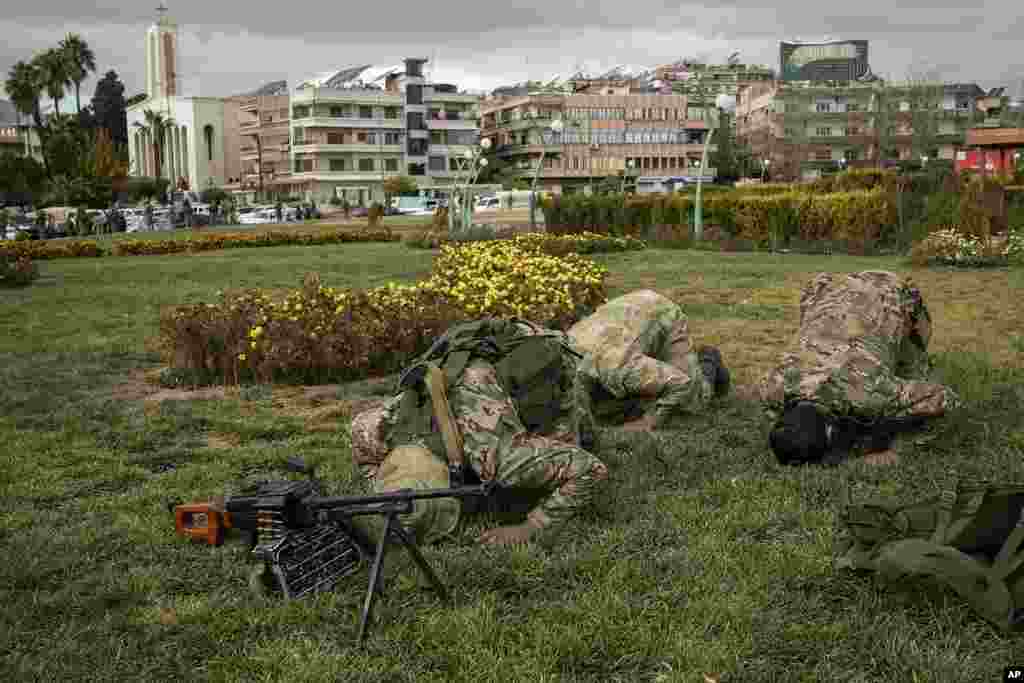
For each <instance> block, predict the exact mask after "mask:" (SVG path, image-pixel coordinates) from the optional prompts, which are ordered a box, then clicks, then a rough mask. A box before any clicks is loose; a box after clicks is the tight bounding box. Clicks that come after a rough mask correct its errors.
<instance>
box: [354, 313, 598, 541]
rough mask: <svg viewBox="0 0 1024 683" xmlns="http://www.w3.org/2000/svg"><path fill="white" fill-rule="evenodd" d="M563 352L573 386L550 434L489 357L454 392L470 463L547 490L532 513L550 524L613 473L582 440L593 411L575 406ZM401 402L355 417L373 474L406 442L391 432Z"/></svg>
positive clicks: (365, 469)
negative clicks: (535, 428)
mask: <svg viewBox="0 0 1024 683" xmlns="http://www.w3.org/2000/svg"><path fill="white" fill-rule="evenodd" d="M544 331H547V330H544ZM563 358H565V363H566V367H565V372H563V380H564V381H566V383H567V384H569V385H570V386H569V387H567V389H569V390H568V391H565V392H564V393H563V397H564V400H563V405H562V410H561V414H560V417H559V419H558V420H557V422H556V424H555V427H554V429H553V430H552V431H551V432H548V435H547V436H544V435H538V434H531V433H530V432H528V431H527V429H526V427H525V426H524V425H523V423H522V421H521V420H520V419H519V415H518V414H517V412H516V408H515V405H514V403H513V402H512V399H511V397H510V396H509V394H508V393H507V392H506V391H505V389H504V388H503V387H502V386H501V384H500V383H499V381H498V377H497V374H496V372H495V369H494V366H493V365H492V364H491V363H489V362H488V361H486V360H483V359H479V358H477V359H474V360H472V361H470V363H469V364H468V365H467V366H466V369H465V370H464V371H463V373H462V376H461V377H460V378H459V380H458V381H457V382H456V383H455V385H454V386H453V387H452V388H451V390H450V392H449V396H448V399H449V402H450V404H451V407H452V412H453V414H454V416H455V422H456V425H457V427H458V429H459V432H460V433H461V435H462V439H463V449H464V456H465V460H466V464H467V465H469V466H470V467H472V468H473V470H474V471H475V472H476V473H477V475H478V476H479V477H480V479H481V480H483V481H490V480H494V481H496V482H498V484H500V485H501V486H503V487H508V488H520V489H531V490H535V491H536V490H540V491H545V492H547V493H548V495H547V496H546V497H545V498H544V499H543V500H542V501H541V502H540V503H539V504H538V506H537V507H535V508H534V509H533V510H531V511H530V513H529V517H530V519H531V521H533V522H534V523H536V524H537V525H538V526H539V527H541V528H544V529H550V528H553V527H556V526H557V525H558V524H559V523H561V522H563V521H565V520H566V519H568V518H569V517H572V516H573V515H574V514H575V512H576V510H577V509H578V508H580V507H581V506H582V505H584V504H586V503H587V502H588V501H589V500H590V498H591V497H592V495H593V494H594V491H595V489H596V487H597V485H598V484H599V483H600V482H601V481H603V480H604V479H606V478H607V477H608V470H607V468H606V467H605V465H604V464H603V463H602V462H601V461H600V460H598V459H597V458H596V457H595V456H594V455H592V454H591V453H589V452H588V451H586V450H583V449H582V448H580V447H579V445H578V443H579V434H580V432H581V431H585V430H586V429H587V427H586V424H587V419H586V416H580V415H578V414H577V412H576V410H575V407H574V400H575V395H576V393H577V392H574V391H572V390H571V384H572V383H573V382H574V381H575V377H576V373H575V366H576V363H575V357H574V356H571V355H570V354H563ZM400 403H401V396H400V395H399V396H395V397H393V398H391V399H389V400H388V401H387V402H386V403H385V404H384V405H383V406H382V407H379V408H375V409H372V410H368V411H365V412H363V413H360V414H359V415H356V416H355V418H353V420H352V427H351V433H352V457H353V460H354V461H355V463H356V465H357V466H358V467H359V468H360V470H361V472H362V473H363V475H364V476H366V477H367V478H369V479H371V480H373V478H374V477H375V476H376V475H377V472H378V469H379V466H380V463H382V462H383V461H384V459H385V458H386V457H387V455H388V453H389V452H390V451H391V449H392V448H394V447H396V446H400V445H402V444H398V443H393V442H392V439H391V438H390V434H391V432H392V430H393V428H394V425H395V423H396V419H397V413H398V409H399V406H400ZM418 445H422V446H426V444H425V443H420V444H418ZM438 455H440V456H443V454H438Z"/></svg>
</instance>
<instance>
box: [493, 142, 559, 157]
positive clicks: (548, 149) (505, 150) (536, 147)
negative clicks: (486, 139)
mask: <svg viewBox="0 0 1024 683" xmlns="http://www.w3.org/2000/svg"><path fill="white" fill-rule="evenodd" d="M561 151H562V145H540V144H532V145H503V146H501V147H498V149H497V154H498V156H506V155H511V154H540V153H541V152H545V153H547V154H557V153H559V152H561Z"/></svg>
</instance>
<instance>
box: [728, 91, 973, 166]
mask: <svg viewBox="0 0 1024 683" xmlns="http://www.w3.org/2000/svg"><path fill="white" fill-rule="evenodd" d="M984 96H985V92H984V91H983V90H982V89H981V88H980V87H979V86H978V85H977V84H974V83H952V84H931V83H884V82H881V81H874V82H859V81H827V82H811V81H803V82H779V81H774V82H766V83H755V84H750V85H747V86H746V87H743V88H741V89H740V92H739V96H738V100H737V111H736V132H737V137H738V139H739V140H740V141H741V142H742V143H744V144H747V145H748V146H749V147H750V149H751V152H752V153H753V156H754V158H755V159H756V160H760V161H761V162H763V163H764V162H766V163H767V169H770V175H771V177H772V178H775V179H809V178H814V177H817V176H819V175H821V174H822V173H825V172H830V171H834V170H838V169H840V168H842V167H845V166H850V167H855V166H874V165H888V164H892V163H895V162H897V161H899V160H904V161H906V160H911V159H915V160H916V159H918V158H922V157H923V158H928V159H945V160H950V161H952V160H953V159H954V158H955V156H956V150H957V149H958V147H959V146H960V145H962V144H963V141H964V137H965V134H966V131H967V129H968V127H969V126H970V125H971V124H972V123H974V122H976V121H977V120H978V118H979V117H983V116H984V115H983V114H981V113H980V111H979V109H978V104H979V102H981V101H982V99H983V98H984Z"/></svg>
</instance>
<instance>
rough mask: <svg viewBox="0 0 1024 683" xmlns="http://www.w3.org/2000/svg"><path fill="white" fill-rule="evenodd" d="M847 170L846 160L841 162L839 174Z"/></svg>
mask: <svg viewBox="0 0 1024 683" xmlns="http://www.w3.org/2000/svg"><path fill="white" fill-rule="evenodd" d="M845 170H846V159H840V160H839V172H840V173H842V172H843V171H845Z"/></svg>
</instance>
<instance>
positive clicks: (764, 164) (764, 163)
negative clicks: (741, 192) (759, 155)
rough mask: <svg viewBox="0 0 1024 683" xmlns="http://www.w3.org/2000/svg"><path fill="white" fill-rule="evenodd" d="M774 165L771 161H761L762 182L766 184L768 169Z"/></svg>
mask: <svg viewBox="0 0 1024 683" xmlns="http://www.w3.org/2000/svg"><path fill="white" fill-rule="evenodd" d="M771 165H772V160H771V159H762V160H761V182H762V183H764V178H765V176H766V175H768V167H769V166H771Z"/></svg>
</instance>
